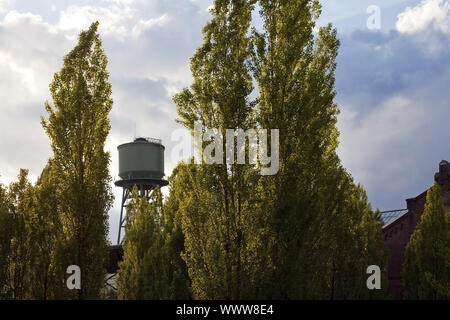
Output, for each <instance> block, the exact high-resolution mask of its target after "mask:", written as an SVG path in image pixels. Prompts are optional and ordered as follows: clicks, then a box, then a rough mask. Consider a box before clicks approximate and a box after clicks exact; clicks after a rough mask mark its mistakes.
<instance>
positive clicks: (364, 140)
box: [336, 10, 450, 209]
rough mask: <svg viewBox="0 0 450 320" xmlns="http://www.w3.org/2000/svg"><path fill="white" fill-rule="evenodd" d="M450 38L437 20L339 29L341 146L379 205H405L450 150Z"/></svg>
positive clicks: (350, 166) (342, 153) (429, 181)
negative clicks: (410, 28)
mask: <svg viewBox="0 0 450 320" xmlns="http://www.w3.org/2000/svg"><path fill="white" fill-rule="evenodd" d="M405 12H409V10H406V11H405ZM400 17H402V15H400ZM399 19H401V18H399ZM449 40H450V35H449V34H448V33H446V32H444V30H442V29H441V28H436V27H435V26H433V25H431V24H429V25H428V27H427V28H425V29H423V30H416V31H415V32H414V33H410V32H405V33H403V32H399V31H397V30H391V31H390V32H388V33H383V32H372V31H356V32H353V33H352V34H350V35H344V36H341V41H342V47H341V51H340V55H339V58H338V69H337V81H336V86H337V92H338V96H337V100H338V103H339V105H340V107H341V110H342V112H341V115H340V116H339V122H338V126H339V129H340V132H341V137H340V140H341V144H340V146H339V154H340V156H341V158H342V160H343V164H344V166H345V167H346V168H348V170H349V171H350V172H351V173H352V174H353V176H354V177H355V179H356V181H359V182H361V183H362V184H363V185H364V186H365V188H366V189H367V192H368V195H369V200H370V201H371V202H372V204H373V206H374V207H380V208H381V209H396V208H402V207H405V203H404V199H405V198H409V197H414V196H416V195H418V194H419V193H421V192H422V191H424V190H425V189H426V188H427V187H429V186H430V185H431V184H432V182H433V174H434V172H435V171H436V170H437V164H438V162H439V161H440V160H442V159H449V158H450V149H449V148H448V147H447V144H446V142H445V141H447V140H448V139H449V137H450V126H449V125H448V119H450V108H449V105H448V101H449V100H450V96H449V91H448V83H450V66H449V64H448V61H450V46H449V43H450V41H449Z"/></svg>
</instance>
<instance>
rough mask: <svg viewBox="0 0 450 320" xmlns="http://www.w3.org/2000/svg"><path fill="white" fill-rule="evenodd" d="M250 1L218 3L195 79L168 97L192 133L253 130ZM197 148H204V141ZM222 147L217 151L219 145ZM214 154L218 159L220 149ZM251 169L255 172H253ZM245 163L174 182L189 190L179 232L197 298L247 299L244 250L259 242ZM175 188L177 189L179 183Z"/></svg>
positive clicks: (204, 168)
mask: <svg viewBox="0 0 450 320" xmlns="http://www.w3.org/2000/svg"><path fill="white" fill-rule="evenodd" d="M254 3H255V1H245V0H233V1H227V0H216V1H214V7H213V8H212V9H211V14H212V16H213V18H212V20H211V21H209V22H208V23H207V24H206V25H205V27H204V29H203V35H204V43H203V45H202V46H201V47H200V48H198V50H197V51H196V53H195V55H194V56H193V58H192V59H191V71H192V75H193V77H194V82H193V84H192V85H191V87H190V88H185V89H184V90H182V91H181V92H180V93H179V94H177V95H175V96H174V102H175V104H176V105H177V108H178V114H179V119H178V121H179V122H180V123H181V124H183V125H184V126H185V127H186V128H188V129H190V130H192V131H193V130H194V122H195V121H198V120H199V121H201V122H202V123H203V125H204V126H205V127H207V128H216V129H217V130H218V132H217V134H216V135H215V136H214V138H213V139H218V136H219V135H221V136H222V137H225V136H226V129H228V128H241V129H243V130H246V129H248V128H255V123H254V120H253V116H252V106H253V105H254V103H252V101H251V99H250V97H249V96H250V94H251V92H252V90H253V83H252V77H251V72H250V67H249V65H250V58H251V51H252V44H251V39H250V37H249V31H250V22H251V13H252V10H253V7H254ZM202 147H203V146H202ZM222 151H223V150H222ZM214 155H215V157H222V159H221V160H222V161H224V160H225V158H224V157H223V155H222V153H221V152H220V150H219V149H216V150H215V151H214ZM253 171H255V170H254V169H253ZM250 172H251V168H250V166H249V165H236V164H233V165H230V166H229V167H227V166H225V165H221V164H216V165H210V164H207V163H206V162H202V164H201V165H200V166H199V170H197V169H196V168H193V167H184V166H181V167H180V171H179V177H178V178H177V179H180V183H181V184H184V185H185V186H188V185H190V187H188V188H185V189H184V190H181V189H180V190H178V191H179V192H180V193H181V194H178V196H179V197H180V198H179V204H180V208H179V210H181V212H182V219H181V221H182V229H183V233H184V235H185V251H184V253H183V258H184V260H185V261H186V264H187V267H188V271H189V276H190V279H191V281H192V292H193V295H194V297H195V298H201V299H202V298H203V299H241V298H244V297H246V296H248V294H249V292H246V289H249V288H251V286H250V285H248V284H246V282H248V281H249V280H250V279H251V274H252V273H253V272H251V271H253V269H252V267H253V265H254V263H253V261H250V260H251V257H249V256H248V255H247V253H248V251H247V248H249V247H257V246H258V244H257V243H256V242H257V240H255V239H256V238H255V237H252V236H250V234H251V233H252V232H255V230H253V229H252V226H254V225H253V224H252V221H253V220H254V219H255V218H253V217H252V215H253V214H254V213H255V212H256V211H254V210H248V206H251V203H249V199H250V193H251V189H252V188H251V186H250V185H251V182H250V181H251V179H252V177H253V175H252V173H250ZM177 188H179V187H177Z"/></svg>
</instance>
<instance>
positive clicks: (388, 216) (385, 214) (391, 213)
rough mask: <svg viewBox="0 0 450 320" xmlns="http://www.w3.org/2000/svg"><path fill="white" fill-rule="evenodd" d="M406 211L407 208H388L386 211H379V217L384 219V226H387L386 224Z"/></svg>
mask: <svg viewBox="0 0 450 320" xmlns="http://www.w3.org/2000/svg"><path fill="white" fill-rule="evenodd" d="M407 212H408V209H398V210H388V211H381V212H380V213H381V218H382V219H383V221H384V226H383V227H385V226H387V225H388V224H391V223H392V222H394V221H395V220H397V219H398V218H400V217H401V216H403V215H404V214H405V213H407Z"/></svg>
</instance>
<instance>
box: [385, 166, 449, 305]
mask: <svg viewBox="0 0 450 320" xmlns="http://www.w3.org/2000/svg"><path fill="white" fill-rule="evenodd" d="M434 180H435V181H436V182H437V183H438V184H439V185H440V186H441V188H442V197H443V200H444V206H445V208H446V210H450V164H449V163H448V162H447V161H445V160H443V161H441V162H440V163H439V171H438V172H437V173H436V174H435V175H434ZM427 191H428V190H425V191H424V192H422V193H421V194H419V195H418V196H417V197H415V198H410V199H406V206H407V210H405V211H404V212H402V213H401V214H399V215H398V216H397V217H395V219H392V220H390V221H386V224H385V226H384V227H383V237H384V243H385V246H386V247H387V249H388V250H389V261H388V266H387V276H388V280H389V287H388V293H389V294H390V295H392V296H393V297H395V298H396V299H402V298H403V284H402V266H403V261H404V259H405V249H406V245H407V244H408V242H409V239H410V237H411V235H412V233H413V232H414V230H415V228H416V226H417V224H418V222H419V221H420V218H421V216H422V213H423V210H424V206H425V202H426V198H427Z"/></svg>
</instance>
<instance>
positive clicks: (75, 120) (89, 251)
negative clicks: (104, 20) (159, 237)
mask: <svg viewBox="0 0 450 320" xmlns="http://www.w3.org/2000/svg"><path fill="white" fill-rule="evenodd" d="M97 29H98V22H95V23H93V24H92V25H91V26H90V28H89V30H87V31H82V32H81V33H80V35H79V41H78V44H77V45H76V46H75V48H74V49H73V50H72V51H70V52H69V53H68V54H67V55H66V56H65V57H64V64H63V67H62V69H61V71H59V72H58V73H56V74H55V75H54V79H53V81H52V83H51V84H50V91H51V94H52V98H53V105H51V104H50V103H48V102H47V103H46V105H45V108H46V110H47V112H48V118H46V119H44V118H42V125H43V127H44V129H45V132H46V133H47V135H48V136H49V138H50V141H51V147H52V150H53V159H52V165H53V170H54V173H55V175H54V179H55V182H54V183H55V186H56V192H57V201H58V204H57V208H58V215H59V217H60V220H61V225H62V232H63V237H62V239H61V241H62V242H61V246H62V247H61V249H60V252H59V253H58V255H57V262H56V263H57V267H58V268H59V274H65V270H66V268H67V267H68V266H69V265H78V266H79V267H80V269H81V289H80V290H72V291H71V290H65V292H64V294H65V296H66V297H69V298H79V299H92V298H98V297H99V295H100V288H101V287H102V286H103V284H104V279H105V272H106V271H105V270H104V262H105V259H106V254H107V233H108V225H107V217H108V215H107V214H108V210H109V209H110V207H111V205H112V199H113V196H112V193H111V187H110V181H111V177H110V174H109V171H108V165H109V162H110V154H109V153H108V152H106V151H105V150H104V147H105V141H106V137H107V135H108V133H109V130H110V122H109V118H108V114H109V112H110V110H111V107H112V103H113V102H112V99H111V84H110V83H109V82H108V76H109V74H108V71H107V69H106V66H107V58H106V56H105V54H104V52H103V49H102V42H101V40H100V37H99V34H98V33H97ZM60 280H61V283H63V279H60Z"/></svg>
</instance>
